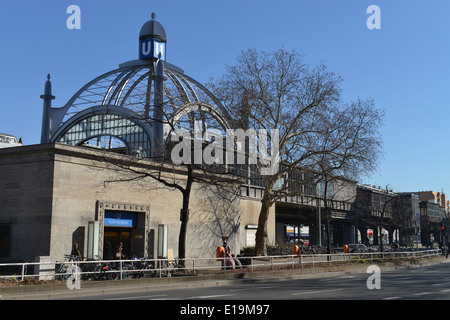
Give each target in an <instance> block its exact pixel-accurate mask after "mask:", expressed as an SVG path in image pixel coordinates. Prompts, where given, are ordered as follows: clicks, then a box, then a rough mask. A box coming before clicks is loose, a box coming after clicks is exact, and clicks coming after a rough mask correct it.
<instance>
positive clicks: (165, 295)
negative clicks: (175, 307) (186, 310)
mask: <svg viewBox="0 0 450 320" xmlns="http://www.w3.org/2000/svg"><path fill="white" fill-rule="evenodd" d="M160 297H167V294H158V295H151V296H135V297H125V298H124V297H122V298H111V299H106V300H123V299H130V300H131V299H144V298H146V299H149V298H160Z"/></svg>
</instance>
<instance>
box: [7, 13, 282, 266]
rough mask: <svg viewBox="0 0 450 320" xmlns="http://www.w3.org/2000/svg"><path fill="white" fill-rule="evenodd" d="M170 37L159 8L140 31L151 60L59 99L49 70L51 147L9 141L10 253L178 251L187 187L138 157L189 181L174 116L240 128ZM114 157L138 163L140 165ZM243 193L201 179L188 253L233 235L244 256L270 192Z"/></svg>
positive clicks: (144, 57) (207, 250) (46, 100)
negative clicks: (175, 51)
mask: <svg viewBox="0 0 450 320" xmlns="http://www.w3.org/2000/svg"><path fill="white" fill-rule="evenodd" d="M166 44H167V37H166V32H165V30H164V28H163V27H162V25H161V24H160V23H159V22H158V21H156V16H155V15H152V19H151V20H150V21H148V22H146V23H145V24H144V25H143V26H142V28H141V31H140V34H139V54H140V55H139V59H137V60H133V61H129V62H125V63H123V64H120V65H119V68H117V69H115V70H112V71H109V72H107V73H105V74H103V75H101V76H99V77H97V78H96V79H93V80H92V81H90V82H88V83H87V84H86V85H85V86H84V87H83V88H81V89H80V90H79V91H78V92H76V94H75V95H74V96H73V98H71V99H70V100H69V101H68V102H67V104H66V105H64V106H62V107H59V108H56V107H52V100H54V98H55V97H54V96H53V93H52V84H51V79H50V75H49V76H48V79H47V81H46V83H45V91H44V94H43V95H42V96H41V98H42V99H43V119H42V136H41V144H39V145H32V146H21V147H16V148H8V149H2V150H0V190H1V192H0V262H1V261H22V260H33V259H35V257H39V256H50V257H52V258H54V259H62V258H63V257H64V255H65V254H69V253H70V252H71V248H72V245H73V243H75V242H76V243H78V244H79V248H80V251H81V253H82V255H83V257H84V258H89V259H94V258H100V259H102V258H105V252H106V249H105V248H106V245H107V244H111V246H112V247H113V249H114V247H116V246H117V245H118V243H119V242H122V243H123V244H124V253H125V255H126V256H128V257H132V256H136V257H155V258H158V257H168V256H172V255H173V256H174V257H177V256H178V235H179V232H180V225H181V222H180V210H181V208H182V194H181V192H180V191H179V190H177V189H176V188H171V187H167V186H165V185H163V184H162V183H159V182H157V181H156V180H155V179H152V178H150V177H142V176H140V177H136V176H133V168H132V166H133V165H134V166H139V167H140V168H145V169H146V170H149V171H150V170H160V173H161V175H162V176H164V175H166V176H167V178H168V180H171V181H176V182H177V183H180V184H181V185H182V184H183V181H184V180H185V179H184V177H185V172H183V170H184V169H183V167H180V168H176V169H174V168H169V169H163V170H161V164H162V163H163V162H162V161H160V158H162V157H163V153H164V152H165V151H164V146H165V145H166V144H167V141H168V137H169V136H170V131H171V129H173V127H170V126H169V125H167V123H170V124H173V126H177V128H179V127H182V126H183V125H186V126H189V125H190V124H191V120H192V117H197V118H196V121H197V122H198V123H204V124H205V123H207V122H208V123H209V122H214V125H216V126H219V127H220V128H221V129H222V130H226V129H229V128H231V126H230V125H229V124H228V123H227V120H226V117H224V116H223V113H224V112H225V110H223V108H222V107H221V105H220V103H219V102H218V101H217V99H216V98H215V97H214V95H213V94H212V93H211V92H209V91H208V90H207V89H206V88H205V87H204V86H203V85H201V84H200V83H198V82H197V81H196V80H194V79H192V78H191V77H189V76H188V75H186V74H185V73H184V71H183V70H182V69H181V68H179V67H177V66H175V65H173V64H171V63H169V62H167V61H166ZM161 110H164V111H163V112H162V111H161ZM131 159H132V160H131ZM113 160H114V161H117V160H120V162H121V163H127V161H128V162H129V164H128V165H129V168H128V170H125V169H123V167H117V166H114V165H112V163H113V162H114V161H113ZM237 187H238V188H239V187H240V186H239V185H238V186H237ZM235 194H236V193H230V194H227V192H225V191H223V190H220V191H218V190H214V186H213V185H209V184H204V185H203V184H201V183H195V184H194V185H193V191H192V195H191V199H190V206H189V208H190V221H189V224H188V229H187V244H186V256H187V257H214V255H215V249H216V248H217V246H218V245H220V244H222V241H223V239H228V243H229V244H230V246H231V248H232V250H233V253H239V250H240V248H242V247H244V246H252V245H254V241H255V240H254V236H255V232H256V225H257V224H258V215H259V208H260V199H258V198H257V197H252V196H244V197H241V196H239V197H236V196H235ZM274 213H275V209H274V208H273V209H271V215H270V219H269V230H270V232H269V234H268V241H269V243H274V242H275V215H274Z"/></svg>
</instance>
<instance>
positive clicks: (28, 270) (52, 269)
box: [0, 249, 442, 281]
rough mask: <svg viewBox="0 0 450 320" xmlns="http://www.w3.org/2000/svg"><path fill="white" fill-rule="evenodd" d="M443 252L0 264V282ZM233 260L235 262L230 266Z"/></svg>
mask: <svg viewBox="0 0 450 320" xmlns="http://www.w3.org/2000/svg"><path fill="white" fill-rule="evenodd" d="M441 254H442V251H441V250H440V249H431V250H421V251H403V252H357V253H337V254H301V255H276V256H254V257H242V256H239V257H234V258H222V259H218V258H186V259H184V260H183V261H180V260H178V259H131V260H94V261H76V260H75V259H73V257H72V256H66V259H65V260H64V261H55V262H24V263H4V264H0V279H10V280H21V281H23V280H25V279H27V278H34V279H41V280H67V279H68V278H69V277H70V276H72V275H74V274H75V275H76V276H78V277H80V279H82V280H116V279H117V280H121V279H133V278H151V277H172V276H189V275H191V276H192V275H200V274H214V273H228V272H256V271H271V270H281V269H294V268H316V267H321V266H326V265H333V264H335V265H338V264H346V263H352V262H357V263H361V262H363V263H365V262H367V263H369V262H372V263H376V262H384V261H395V260H398V259H410V258H418V257H421V258H424V257H431V256H439V255H441ZM231 259H233V262H231Z"/></svg>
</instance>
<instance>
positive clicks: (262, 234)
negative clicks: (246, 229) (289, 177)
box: [255, 181, 274, 256]
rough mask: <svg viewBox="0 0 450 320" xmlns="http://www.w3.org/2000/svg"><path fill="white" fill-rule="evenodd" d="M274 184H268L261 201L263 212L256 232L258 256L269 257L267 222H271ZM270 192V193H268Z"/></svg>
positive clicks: (269, 182) (270, 182)
mask: <svg viewBox="0 0 450 320" xmlns="http://www.w3.org/2000/svg"><path fill="white" fill-rule="evenodd" d="M273 185H274V182H272V181H268V182H266V188H265V190H264V196H263V198H262V199H261V211H260V212H259V218H258V230H257V231H256V239H255V240H256V244H255V251H256V255H257V256H267V221H268V220H269V213H270V207H271V206H272V202H271V198H270V193H271V191H272V188H273ZM267 190H269V191H267Z"/></svg>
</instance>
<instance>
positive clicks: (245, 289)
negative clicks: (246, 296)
mask: <svg viewBox="0 0 450 320" xmlns="http://www.w3.org/2000/svg"><path fill="white" fill-rule="evenodd" d="M271 288H276V287H254V288H242V289H232V290H229V291H230V292H234V291H248V290H258V289H271Z"/></svg>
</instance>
